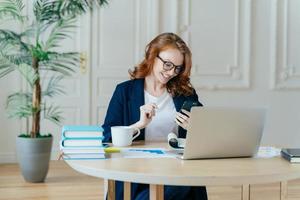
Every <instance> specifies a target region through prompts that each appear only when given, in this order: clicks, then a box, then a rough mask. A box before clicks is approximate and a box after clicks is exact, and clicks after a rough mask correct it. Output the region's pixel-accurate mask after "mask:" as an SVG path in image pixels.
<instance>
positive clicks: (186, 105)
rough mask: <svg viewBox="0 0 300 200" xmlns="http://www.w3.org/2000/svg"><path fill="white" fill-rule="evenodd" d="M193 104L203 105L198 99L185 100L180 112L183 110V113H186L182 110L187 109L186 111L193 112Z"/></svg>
mask: <svg viewBox="0 0 300 200" xmlns="http://www.w3.org/2000/svg"><path fill="white" fill-rule="evenodd" d="M193 106H201V104H200V103H199V102H198V101H192V100H187V101H185V102H184V103H183V104H182V107H181V109H180V112H181V113H182V114H184V113H183V112H182V111H181V110H186V111H189V112H191V108H192V107H193ZM184 115H186V114H184Z"/></svg>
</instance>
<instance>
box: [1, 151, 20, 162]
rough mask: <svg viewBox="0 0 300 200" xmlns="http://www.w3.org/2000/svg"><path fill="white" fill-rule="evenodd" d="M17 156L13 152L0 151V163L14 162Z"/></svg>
mask: <svg viewBox="0 0 300 200" xmlns="http://www.w3.org/2000/svg"><path fill="white" fill-rule="evenodd" d="M16 162H17V156H16V154H15V152H10V153H0V163H16Z"/></svg>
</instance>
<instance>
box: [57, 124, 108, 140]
mask: <svg viewBox="0 0 300 200" xmlns="http://www.w3.org/2000/svg"><path fill="white" fill-rule="evenodd" d="M103 131H104V130H103V128H102V127H101V126H63V128H62V138H63V139H65V138H68V139H69V138H76V139H101V140H103Z"/></svg>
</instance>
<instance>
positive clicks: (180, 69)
mask: <svg viewBox="0 0 300 200" xmlns="http://www.w3.org/2000/svg"><path fill="white" fill-rule="evenodd" d="M157 58H158V59H159V60H161V62H163V69H164V70H166V71H170V70H172V69H174V68H175V70H174V72H175V74H180V73H181V72H183V71H184V66H183V65H174V63H172V62H170V61H166V60H164V59H162V58H161V57H160V56H159V55H157ZM166 63H169V64H171V65H172V67H171V68H169V67H168V65H166Z"/></svg>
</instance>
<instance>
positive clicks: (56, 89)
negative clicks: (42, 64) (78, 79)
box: [42, 76, 65, 97]
mask: <svg viewBox="0 0 300 200" xmlns="http://www.w3.org/2000/svg"><path fill="white" fill-rule="evenodd" d="M63 78H64V76H52V77H51V79H50V80H49V82H48V84H47V88H46V90H45V91H44V92H43V93H42V96H49V97H54V96H55V95H59V94H65V92H64V90H63V87H62V85H59V82H60V81H61V80H62V79H63Z"/></svg>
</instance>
